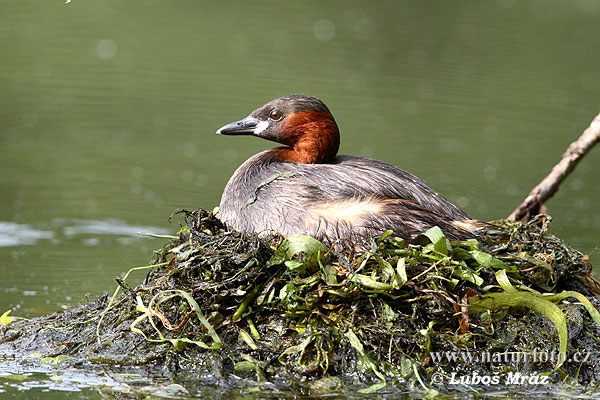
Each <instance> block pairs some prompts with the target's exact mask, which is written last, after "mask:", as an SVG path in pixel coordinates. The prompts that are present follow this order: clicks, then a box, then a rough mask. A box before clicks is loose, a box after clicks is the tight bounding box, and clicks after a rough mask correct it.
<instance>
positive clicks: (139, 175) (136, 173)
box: [131, 166, 144, 179]
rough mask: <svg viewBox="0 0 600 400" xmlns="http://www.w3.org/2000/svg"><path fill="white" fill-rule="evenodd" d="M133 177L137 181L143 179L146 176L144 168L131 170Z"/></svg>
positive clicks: (137, 167) (136, 167)
mask: <svg viewBox="0 0 600 400" xmlns="http://www.w3.org/2000/svg"><path fill="white" fill-rule="evenodd" d="M131 176H133V177H134V178H135V179H140V178H142V177H143V176H144V168H142V167H139V166H135V167H133V168H131Z"/></svg>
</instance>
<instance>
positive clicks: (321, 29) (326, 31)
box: [313, 19, 335, 42]
mask: <svg viewBox="0 0 600 400" xmlns="http://www.w3.org/2000/svg"><path fill="white" fill-rule="evenodd" d="M313 32H314V34H315V37H316V38H317V40H319V41H320V42H328V41H330V40H331V39H333V37H334V36H335V25H334V24H333V22H331V21H330V20H328V19H321V20H319V21H317V22H316V23H315V25H314V26H313Z"/></svg>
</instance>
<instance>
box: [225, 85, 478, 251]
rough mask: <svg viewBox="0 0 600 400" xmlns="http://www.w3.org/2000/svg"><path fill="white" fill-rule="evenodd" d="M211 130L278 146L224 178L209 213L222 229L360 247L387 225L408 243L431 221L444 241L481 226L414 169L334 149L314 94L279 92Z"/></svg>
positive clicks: (327, 117) (332, 130)
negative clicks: (213, 213)
mask: <svg viewBox="0 0 600 400" xmlns="http://www.w3.org/2000/svg"><path fill="white" fill-rule="evenodd" d="M217 134H220V135H250V136H256V137H259V138H262V139H266V140H269V141H273V142H276V143H279V144H281V145H282V146H279V147H273V148H270V149H267V150H265V151H262V152H260V153H258V154H256V155H254V156H252V157H251V158H249V159H248V160H247V161H246V162H244V163H243V164H242V165H241V166H240V167H239V168H238V169H237V170H236V171H235V172H234V174H233V175H232V176H231V178H230V179H229V182H228V183H227V185H226V186H225V189H224V190H223V195H222V197H221V202H220V204H219V208H218V212H217V217H218V218H219V219H220V220H221V221H222V222H223V223H224V224H225V226H227V227H228V228H229V229H232V230H235V231H238V232H246V233H254V234H258V235H268V234H272V233H274V232H275V233H279V234H281V235H283V236H284V237H287V236H289V235H292V234H296V233H300V234H304V235H309V236H312V237H314V238H316V239H318V240H320V241H321V242H322V243H324V244H325V245H327V246H332V245H334V244H335V243H336V242H339V241H347V240H349V241H350V242H352V243H353V244H354V246H355V248H356V249H362V250H365V249H369V248H370V247H371V246H372V244H373V243H374V241H373V240H374V238H376V237H379V236H380V235H382V234H384V233H385V232H386V231H388V230H392V231H393V234H394V235H395V236H398V237H401V238H404V239H406V240H407V241H408V242H411V243H414V242H417V241H418V240H419V234H421V233H422V232H424V231H426V230H427V229H429V228H432V227H434V226H438V227H439V228H440V229H441V230H442V231H443V232H444V234H445V235H446V237H447V238H448V239H450V240H462V239H469V238H474V237H477V234H476V232H477V230H478V229H480V228H481V227H482V224H483V223H481V222H480V221H478V220H475V219H471V218H470V217H469V216H468V215H467V214H466V213H465V212H464V211H462V210H461V209H459V208H458V207H457V206H455V205H454V204H452V203H450V202H449V201H448V200H446V199H444V198H443V197H442V196H440V195H439V194H438V193H436V192H435V191H434V190H433V189H431V188H430V187H429V186H427V185H426V184H425V183H424V182H423V181H422V180H421V179H419V178H417V177H416V176H415V175H413V174H411V173H409V172H407V171H405V170H403V169H401V168H399V167H396V166H393V165H390V164H387V163H385V162H382V161H378V160H375V159H371V158H366V157H358V156H349V155H338V154H337V152H338V149H339V145H340V132H339V129H338V125H337V123H336V121H335V119H334V118H333V115H332V114H331V112H330V111H329V109H328V108H327V106H326V105H325V104H324V103H323V102H322V101H321V100H319V99H318V98H316V97H312V96H309V95H305V94H294V95H287V96H283V97H279V98H277V99H274V100H272V101H270V102H268V103H266V104H265V105H263V106H261V107H259V108H257V109H255V110H254V111H252V112H251V113H250V114H249V115H248V116H247V117H245V118H243V119H241V120H239V121H236V122H232V123H229V124H227V125H224V126H223V127H221V128H219V129H218V130H217Z"/></svg>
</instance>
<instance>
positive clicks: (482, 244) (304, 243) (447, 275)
mask: <svg viewBox="0 0 600 400" xmlns="http://www.w3.org/2000/svg"><path fill="white" fill-rule="evenodd" d="M179 213H182V214H183V215H184V216H185V220H186V225H185V226H184V227H183V228H182V229H181V231H180V232H179V235H178V237H177V238H174V239H173V240H172V241H171V242H170V243H169V244H167V245H166V246H165V247H164V248H163V249H161V250H159V251H156V252H155V256H154V260H153V262H152V265H149V266H147V267H138V268H136V269H142V268H143V269H148V274H147V276H146V279H145V281H144V282H143V283H142V284H140V285H138V286H136V287H131V286H130V285H129V284H128V283H127V282H126V279H127V276H125V278H123V279H117V282H118V287H117V290H116V291H115V293H114V295H113V296H112V297H109V296H108V295H105V296H104V297H101V298H100V299H98V300H97V301H95V302H93V303H90V304H86V305H83V306H80V307H78V308H75V309H72V310H68V311H64V312H58V313H55V314H52V315H49V316H47V317H42V318H36V319H33V320H18V321H13V322H12V323H10V324H4V325H0V353H4V356H0V361H2V359H4V360H5V361H6V360H7V359H9V358H11V359H12V360H13V361H14V360H16V362H18V363H28V364H36V363H45V364H46V365H57V366H60V367H61V368H64V367H65V366H74V367H77V368H88V369H90V368H91V369H94V368H96V369H101V370H102V371H104V372H106V371H113V372H121V373H127V374H131V373H137V374H144V375H145V376H150V377H152V379H156V380H159V381H166V382H175V383H178V384H180V385H181V386H182V390H185V391H186V392H187V393H200V392H202V391H203V390H205V388H206V387H214V388H220V389H219V390H240V389H241V390H245V391H250V392H252V391H253V390H262V391H263V393H264V391H265V390H268V391H270V392H272V393H275V394H276V393H280V392H282V391H284V392H286V393H289V391H293V392H294V393H301V394H311V395H318V394H325V393H334V392H339V393H352V392H354V391H357V390H358V391H360V392H363V393H369V392H375V391H378V392H380V393H386V392H398V391H406V390H417V391H425V392H427V393H428V394H430V395H433V394H436V393H438V392H447V391H452V390H460V391H465V390H468V391H471V390H477V389H478V388H482V387H485V388H490V385H492V386H493V387H494V389H497V390H514V389H515V388H516V389H518V390H523V389H524V387H530V386H533V387H534V388H535V389H536V390H537V391H539V390H540V389H541V390H548V391H551V388H552V387H554V386H555V385H558V384H561V385H564V384H565V382H566V383H567V384H569V385H571V386H572V387H578V388H581V390H584V391H585V390H587V389H586V388H590V387H593V386H594V385H597V384H598V382H599V381H600V380H599V378H600V360H599V359H598V355H599V354H600V352H599V350H600V348H599V347H600V345H599V341H598V338H599V337H600V327H599V325H598V323H600V315H598V313H597V311H596V309H595V308H594V306H597V304H598V300H597V299H596V298H595V297H594V296H595V295H597V294H598V293H600V286H599V285H598V282H597V281H596V280H595V279H594V278H593V277H592V276H591V265H590V263H589V259H588V257H587V256H584V255H582V254H581V253H579V252H577V251H575V250H573V249H571V248H570V247H568V246H567V245H565V244H564V243H563V242H562V241H560V240H559V239H558V238H556V237H554V236H551V235H550V234H549V233H548V224H549V218H548V217H545V216H542V217H538V218H536V219H535V220H533V221H532V222H530V223H527V224H523V223H512V222H507V221H497V222H493V223H492V227H491V228H490V229H489V231H488V232H487V233H486V234H485V237H482V238H481V239H480V240H479V241H477V240H466V241H448V240H447V239H446V238H445V237H444V235H443V234H442V232H441V231H440V230H439V229H438V228H433V229H430V230H429V231H427V232H424V233H423V234H422V235H421V238H420V239H421V243H420V244H418V245H416V244H407V243H405V242H404V241H403V240H402V239H400V238H397V237H393V236H392V235H391V233H386V234H384V235H383V236H382V237H380V238H378V239H376V240H374V242H373V244H372V247H371V248H370V249H369V250H368V251H366V252H362V253H356V252H355V250H354V248H353V245H352V243H350V242H346V241H338V242H336V243H335V244H334V245H333V246H332V247H331V248H327V247H325V246H324V245H323V244H321V243H320V242H318V241H317V240H316V239H313V238H311V237H307V236H304V235H292V236H289V237H287V238H283V237H281V236H279V235H276V234H274V235H271V236H269V237H262V238H259V237H256V236H253V235H247V234H241V233H238V232H232V231H228V230H226V229H225V227H224V226H223V225H222V224H221V222H220V221H219V220H218V219H216V218H215V217H214V215H213V214H212V213H210V212H208V211H205V210H197V211H194V212H190V211H184V210H180V211H179ZM127 275H128V274H127ZM524 385H525V386H524ZM539 385H544V386H539ZM128 387H129V388H130V389H131V388H133V389H132V390H135V387H136V385H135V383H132V382H129V386H128ZM183 388H185V389H183Z"/></svg>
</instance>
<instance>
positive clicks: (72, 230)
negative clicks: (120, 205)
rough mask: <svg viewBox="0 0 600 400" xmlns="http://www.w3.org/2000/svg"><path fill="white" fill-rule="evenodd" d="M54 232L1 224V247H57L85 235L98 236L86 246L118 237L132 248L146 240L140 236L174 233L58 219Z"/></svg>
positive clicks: (113, 222)
mask: <svg viewBox="0 0 600 400" xmlns="http://www.w3.org/2000/svg"><path fill="white" fill-rule="evenodd" d="M52 228H53V230H40V229H35V228H33V227H32V226H31V225H25V224H16V223H13V222H2V221H0V247H9V246H23V245H34V244H37V243H38V241H40V240H42V239H48V240H50V239H51V240H52V243H53V244H54V245H58V244H59V243H60V240H61V237H60V236H61V235H63V236H65V237H66V238H68V239H76V238H77V237H78V236H84V235H91V236H94V237H88V238H85V237H84V238H81V241H82V243H83V244H85V245H88V246H90V245H95V244H98V243H99V241H100V239H99V237H97V236H98V235H111V236H115V237H117V241H118V242H119V243H121V244H129V243H131V241H132V240H136V239H139V238H142V237H144V235H140V233H150V234H154V235H167V234H169V233H170V231H167V230H166V229H162V228H157V227H149V226H135V225H128V224H126V223H124V222H123V221H119V220H115V219H110V220H105V221H100V220H87V219H76V218H75V219H66V218H54V219H53V220H52Z"/></svg>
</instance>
